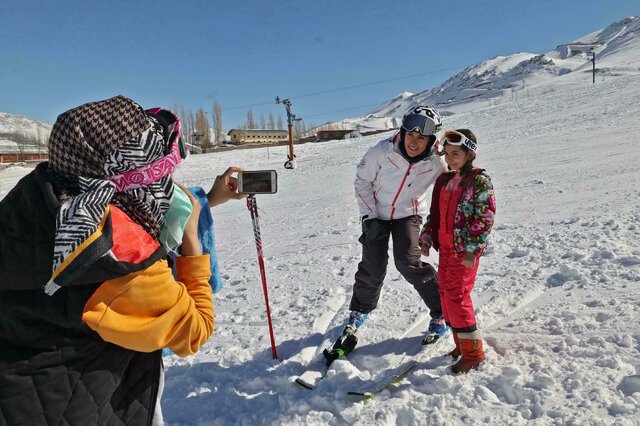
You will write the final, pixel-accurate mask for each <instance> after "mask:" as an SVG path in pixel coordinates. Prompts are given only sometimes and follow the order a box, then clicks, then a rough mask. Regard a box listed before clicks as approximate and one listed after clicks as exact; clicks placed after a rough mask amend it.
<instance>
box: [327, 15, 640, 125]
mask: <svg viewBox="0 0 640 426" xmlns="http://www.w3.org/2000/svg"><path fill="white" fill-rule="evenodd" d="M592 50H593V51H595V54H596V67H597V72H596V75H597V76H598V77H599V78H604V77H616V76H622V75H629V74H640V16H631V17H628V18H625V19H622V20H620V21H617V22H614V23H613V24H611V25H609V26H608V27H606V28H604V29H602V30H599V31H595V32H593V33H590V34H587V35H585V36H583V37H581V38H579V39H577V40H574V41H572V42H569V43H565V44H561V45H559V46H557V47H556V48H555V49H554V50H552V51H550V52H547V53H545V54H534V53H527V52H518V53H514V54H512V55H509V56H496V57H494V58H491V59H488V60H486V61H483V62H481V63H479V64H477V65H473V66H470V67H467V68H465V69H464V70H462V71H461V72H459V73H458V74H456V75H454V76H452V77H451V78H449V79H448V80H447V81H445V82H444V83H442V84H440V85H439V86H437V87H434V88H430V89H427V90H424V91H422V92H419V93H416V94H408V92H404V93H402V94H400V95H398V96H396V97H394V98H393V99H390V100H389V101H387V102H385V103H384V104H383V105H381V106H380V107H379V108H376V109H375V110H373V111H371V112H369V113H367V114H366V115H365V116H363V117H356V118H351V119H345V120H341V121H339V122H336V123H335V125H336V126H337V127H343V128H358V129H362V128H370V127H375V126H385V125H386V126H389V125H395V124H397V123H398V120H399V119H400V118H401V117H402V116H403V115H404V114H405V113H406V111H408V110H409V109H410V108H411V107H413V106H415V105H425V104H426V105H430V106H434V107H436V108H437V109H438V110H439V111H441V112H442V113H443V115H449V114H452V113H461V112H467V111H471V110H474V109H477V108H479V107H482V106H489V105H491V102H496V103H497V102H500V101H501V98H502V99H504V98H505V97H509V96H510V97H512V98H513V97H514V95H515V96H516V98H517V93H516V92H519V91H523V90H525V93H526V95H527V96H528V95H529V90H531V93H536V92H537V93H546V92H548V91H553V87H554V85H555V84H558V85H560V84H580V83H584V82H587V81H589V80H590V79H591V78H592V77H591V72H592V62H591V57H592V54H591V51H592ZM522 95H523V94H521V96H522ZM396 127H397V126H396ZM388 128H391V127H388Z"/></svg>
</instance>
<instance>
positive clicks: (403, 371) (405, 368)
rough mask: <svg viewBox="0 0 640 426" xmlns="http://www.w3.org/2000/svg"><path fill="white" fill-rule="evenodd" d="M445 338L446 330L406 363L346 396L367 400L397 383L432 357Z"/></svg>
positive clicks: (363, 384)
mask: <svg viewBox="0 0 640 426" xmlns="http://www.w3.org/2000/svg"><path fill="white" fill-rule="evenodd" d="M447 336H449V331H448V330H447V332H446V334H445V335H443V336H442V337H440V338H439V339H437V340H435V341H434V342H432V343H429V344H426V345H424V346H423V348H422V350H421V351H420V352H419V353H418V354H416V355H414V356H413V357H412V358H411V359H409V360H408V361H405V362H403V363H402V364H400V365H399V366H397V367H392V368H390V369H388V370H386V371H385V372H383V373H381V374H380V375H379V376H378V377H375V378H373V379H371V380H368V381H366V382H364V383H362V384H361V385H360V386H359V387H358V388H357V389H354V390H351V391H348V392H347V394H348V395H354V396H361V397H364V398H368V397H372V396H374V395H376V394H378V393H380V392H382V391H383V390H385V389H387V388H389V387H390V386H392V385H394V384H396V383H398V382H399V381H401V380H402V379H403V378H404V377H405V376H406V375H407V374H408V373H409V372H411V370H413V369H414V368H415V367H416V366H417V365H418V364H420V362H422V361H423V360H424V359H425V358H427V357H432V356H433V355H434V352H435V348H437V347H438V342H441V341H443V340H447Z"/></svg>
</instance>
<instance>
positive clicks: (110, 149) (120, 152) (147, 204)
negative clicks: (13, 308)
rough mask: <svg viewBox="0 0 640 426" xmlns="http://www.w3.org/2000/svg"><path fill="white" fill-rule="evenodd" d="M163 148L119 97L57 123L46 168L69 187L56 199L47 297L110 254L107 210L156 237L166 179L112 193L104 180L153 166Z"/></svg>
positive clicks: (146, 121) (144, 119)
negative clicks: (124, 216)
mask: <svg viewBox="0 0 640 426" xmlns="http://www.w3.org/2000/svg"><path fill="white" fill-rule="evenodd" d="M167 144H168V142H167V138H165V131H164V129H163V127H162V126H161V125H160V124H159V123H158V121H157V120H156V119H154V118H153V117H151V116H149V115H148V114H147V113H145V111H144V110H143V109H142V107H140V106H139V105H138V104H136V103H135V102H133V101H132V100H130V99H127V98H125V97H123V96H117V97H115V98H111V99H107V100H104V101H99V102H92V103H88V104H85V105H82V106H79V107H77V108H74V109H71V110H69V111H67V112H65V113H63V114H61V115H60V116H59V117H58V119H57V120H56V123H55V124H54V126H53V129H52V131H51V136H50V138H49V156H50V168H51V170H52V171H53V172H54V173H55V174H57V175H59V176H61V177H62V180H63V181H64V182H66V183H67V185H66V186H67V187H68V188H66V191H65V192H66V194H68V195H69V197H65V199H64V200H61V207H60V210H59V211H58V214H57V217H56V236H55V246H54V258H53V274H52V278H51V280H50V281H49V283H47V285H46V287H45V291H47V293H48V294H53V292H55V290H57V289H58V288H59V287H60V286H64V285H68V284H69V283H70V282H71V281H72V280H73V279H74V278H76V277H78V276H79V275H80V274H81V273H82V272H84V271H85V270H86V269H87V268H88V267H89V266H90V265H91V264H92V263H93V262H95V260H97V259H98V258H99V257H101V256H104V255H105V254H107V253H108V252H109V250H110V249H111V247H112V245H113V243H112V241H111V231H110V226H111V223H110V214H109V209H108V205H109V204H114V205H116V206H117V207H119V208H120V209H122V210H123V211H124V212H125V213H126V214H127V215H128V216H129V217H130V218H131V219H133V220H134V221H135V222H136V223H138V224H139V225H140V226H142V227H143V228H144V229H145V230H146V231H147V232H148V233H149V234H150V235H151V236H152V237H154V238H156V239H157V238H158V236H159V234H160V230H161V228H162V227H163V226H164V223H165V219H164V213H165V212H166V211H167V210H168V209H169V206H170V204H171V198H172V196H173V181H172V179H171V177H170V176H164V177H162V178H161V179H159V180H157V181H155V182H153V183H151V184H149V185H147V186H143V187H139V188H136V189H132V190H128V191H123V192H116V186H115V185H114V184H113V183H112V182H111V181H110V180H109V177H110V176H116V175H119V174H122V173H124V172H127V171H130V170H135V169H139V168H141V167H144V166H146V165H148V164H150V163H152V162H154V161H156V160H158V159H159V158H161V157H163V156H164V155H165V154H166V152H167V151H168V148H169V147H168V146H167Z"/></svg>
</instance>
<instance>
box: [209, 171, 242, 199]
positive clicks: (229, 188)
mask: <svg viewBox="0 0 640 426" xmlns="http://www.w3.org/2000/svg"><path fill="white" fill-rule="evenodd" d="M243 171H244V169H242V168H240V167H234V166H231V167H229V168H228V169H227V170H226V171H225V172H224V173H223V174H221V175H219V176H218V177H216V180H215V182H214V183H213V186H212V187H211V190H210V191H209V193H208V194H207V200H208V201H209V207H214V206H217V205H219V204H224V203H226V202H227V201H229V200H241V199H243V198H246V197H247V195H246V194H240V193H239V192H238V180H237V179H236V178H235V177H233V176H231V175H232V174H233V173H236V172H237V173H240V172H243Z"/></svg>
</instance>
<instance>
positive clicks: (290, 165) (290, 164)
mask: <svg viewBox="0 0 640 426" xmlns="http://www.w3.org/2000/svg"><path fill="white" fill-rule="evenodd" d="M276 104H284V107H285V108H286V110H287V126H288V127H289V157H288V158H289V159H288V160H287V161H285V163H284V168H285V169H295V168H296V167H297V165H296V156H295V155H294V154H293V122H294V121H299V120H301V118H297V117H296V115H295V114H293V113H291V101H290V100H289V99H280V97H279V96H276Z"/></svg>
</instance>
